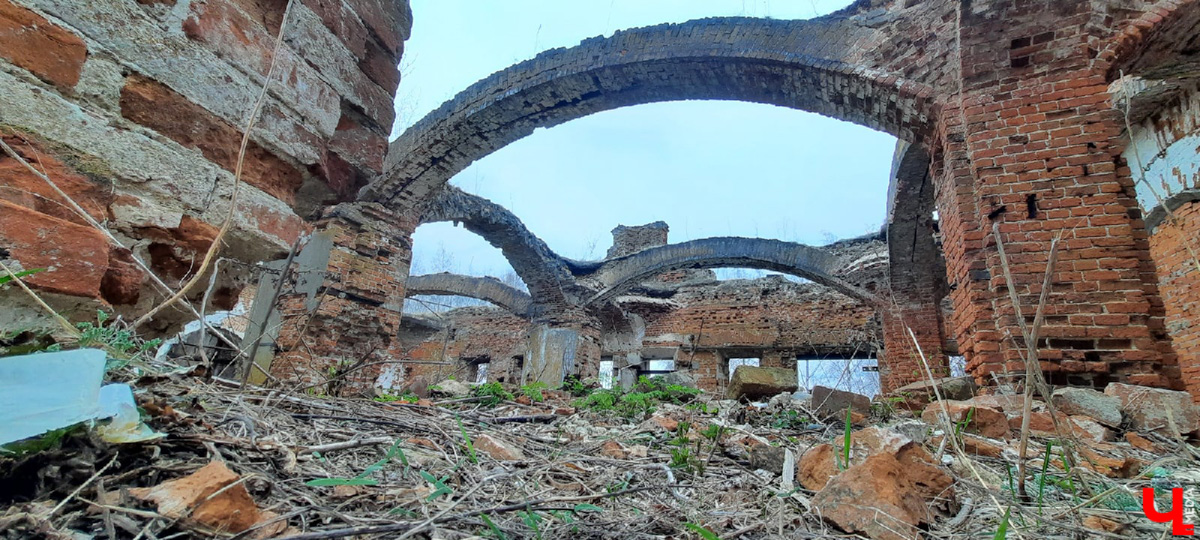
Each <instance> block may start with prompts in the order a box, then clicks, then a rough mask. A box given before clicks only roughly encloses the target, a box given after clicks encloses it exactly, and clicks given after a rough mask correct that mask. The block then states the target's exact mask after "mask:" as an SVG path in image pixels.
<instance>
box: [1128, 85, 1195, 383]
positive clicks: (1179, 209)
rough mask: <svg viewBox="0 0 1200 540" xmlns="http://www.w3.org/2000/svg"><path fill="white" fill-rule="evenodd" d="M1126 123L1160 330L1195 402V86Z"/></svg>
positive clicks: (1129, 151)
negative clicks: (1160, 305)
mask: <svg viewBox="0 0 1200 540" xmlns="http://www.w3.org/2000/svg"><path fill="white" fill-rule="evenodd" d="M1134 101H1138V100H1137V99H1136V97H1135V98H1134ZM1133 114H1136V111H1135V112H1134V113H1133ZM1132 128H1133V129H1132V135H1131V138H1132V140H1131V143H1130V145H1129V147H1128V148H1126V150H1125V153H1124V157H1125V159H1126V162H1127V163H1128V164H1129V166H1130V168H1132V169H1133V170H1134V174H1135V175H1139V176H1138V177H1137V180H1139V182H1138V184H1137V194H1138V199H1139V201H1140V202H1141V204H1142V206H1143V207H1144V208H1146V209H1147V217H1146V221H1147V225H1148V226H1149V228H1150V253H1151V255H1152V256H1153V257H1154V263H1155V266H1156V268H1157V275H1158V283H1159V287H1160V290H1161V294H1162V302H1163V307H1164V309H1165V312H1166V320H1165V322H1166V330H1167V333H1168V335H1169V336H1170V337H1171V341H1172V345H1173V348H1174V352H1175V354H1176V355H1178V358H1179V366H1180V370H1181V371H1182V373H1183V382H1184V384H1185V385H1186V386H1187V388H1188V390H1189V391H1190V392H1191V393H1192V395H1193V396H1196V398H1197V399H1198V400H1200V262H1198V261H1197V260H1196V257H1197V256H1200V240H1198V239H1200V202H1197V201H1200V88H1198V87H1197V85H1196V83H1194V82H1193V83H1192V84H1191V85H1190V86H1188V87H1185V88H1184V89H1183V91H1182V92H1179V93H1178V94H1177V95H1175V97H1173V98H1171V99H1169V100H1167V101H1166V102H1165V103H1162V104H1159V106H1158V108H1157V109H1156V110H1154V111H1150V112H1149V113H1148V114H1147V115H1146V117H1145V118H1144V119H1141V120H1140V121H1138V122H1136V124H1134V125H1133V126H1132ZM1138 167H1141V169H1142V170H1141V171H1140V172H1138V170H1137V168H1138ZM1143 179H1144V182H1143V181H1140V180H1143ZM1167 208H1171V212H1170V213H1168V212H1167ZM1172 214H1173V216H1172Z"/></svg>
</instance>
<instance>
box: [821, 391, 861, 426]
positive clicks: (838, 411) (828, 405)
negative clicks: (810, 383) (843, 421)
mask: <svg viewBox="0 0 1200 540" xmlns="http://www.w3.org/2000/svg"><path fill="white" fill-rule="evenodd" d="M812 404H813V407H814V408H815V410H814V411H813V412H815V413H817V416H820V417H821V418H825V419H829V418H834V419H838V418H845V417H846V408H847V407H849V408H850V410H852V411H854V412H856V413H859V414H863V415H866V414H871V398H869V397H867V396H864V395H862V394H855V393H854V392H846V391H843V390H837V389H834V388H826V387H824V386H816V387H813V391H812Z"/></svg>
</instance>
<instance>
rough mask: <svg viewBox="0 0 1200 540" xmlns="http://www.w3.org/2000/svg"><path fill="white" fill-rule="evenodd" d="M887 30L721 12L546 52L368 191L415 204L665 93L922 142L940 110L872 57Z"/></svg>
mask: <svg viewBox="0 0 1200 540" xmlns="http://www.w3.org/2000/svg"><path fill="white" fill-rule="evenodd" d="M879 32H880V30H877V29H874V28H871V27H869V26H866V25H862V24H857V23H855V22H854V21H852V19H851V18H850V17H847V16H845V15H837V16H828V17H822V18H818V19H813V20H810V21H777V20H766V19H750V18H714V19H703V20H697V21H690V22H687V23H683V24H666V25H659V26H653V27H647V28H639V29H634V30H628V31H623V32H617V33H616V34H614V35H613V36H612V37H610V38H593V39H589V40H586V41H584V42H583V43H581V44H580V45H578V46H576V47H572V48H570V49H556V50H552V51H548V52H545V53H542V54H540V55H538V56H537V57H536V58H534V59H532V60H529V61H526V62H522V63H520V64H517V65H515V66H512V67H510V68H508V69H505V70H503V71H500V72H497V73H495V74H493V75H492V76H490V77H488V78H486V79H484V80H482V81H479V82H477V83H476V84H474V85H472V86H471V87H470V88H468V89H467V90H465V91H463V92H462V93H460V94H458V95H457V96H456V97H455V98H454V99H452V100H450V101H448V102H446V103H445V104H443V105H442V106H441V107H440V108H438V109H437V110H436V111H434V112H432V113H430V114H429V115H428V116H426V117H425V118H423V119H422V120H421V121H419V122H418V123H417V124H416V125H414V126H412V127H411V128H409V129H408V130H407V131H405V132H404V134H403V135H401V136H400V138H398V139H397V140H396V141H394V142H393V143H392V144H391V147H390V148H389V151H388V158H387V163H386V164H385V169H386V171H385V173H384V174H382V175H380V177H379V178H378V179H376V180H375V181H374V182H372V183H371V184H370V185H368V186H366V187H365V188H363V190H362V191H361V192H360V194H359V199H360V200H364V201H375V202H383V203H397V204H400V205H405V206H411V205H414V204H416V203H418V202H420V201H421V200H423V199H425V198H427V197H429V196H430V195H431V194H432V193H433V192H435V191H436V190H437V189H438V188H439V187H440V186H441V185H442V184H444V183H445V182H446V181H448V180H449V179H450V178H451V177H452V176H454V175H455V174H457V173H458V172H459V171H461V170H463V169H464V168H466V167H467V166H468V165H469V164H470V163H472V162H474V161H475V160H478V159H480V158H482V157H484V156H486V155H488V154H490V153H492V152H494V151H496V150H498V149H500V148H502V147H504V146H506V145H507V144H509V143H512V142H513V141H516V140H518V139H520V138H522V137H525V136H527V135H529V134H530V133H532V132H533V131H534V129H536V128H539V127H549V126H555V125H558V124H561V123H564V122H567V121H569V120H573V119H576V118H580V117H583V116H586V115H589V114H592V113H596V112H600V111H604V110H610V109H615V108H619V107H624V106H630V105H637V104H643V103H653V102H661V101H678V100H688V99H719V100H738V101H749V102H756V103H765V104H771V105H779V106H784V107H789V108H795V109H800V110H805V111H810V112H816V113H820V114H824V115H826V116H831V117H833V118H837V119H841V120H845V121H849V122H853V123H856V124H860V125H864V126H867V127H870V128H873V129H877V130H881V131H884V132H887V133H890V134H893V135H896V136H897V137H899V138H901V139H905V140H919V139H921V138H922V135H924V134H926V133H928V132H929V131H930V128H929V125H930V123H931V122H932V119H933V118H934V117H935V115H934V113H933V108H934V104H933V99H932V95H933V94H932V91H931V90H930V89H929V88H928V87H927V86H925V85H923V84H920V83H917V82H914V81H911V80H906V79H904V78H903V77H900V76H898V75H896V74H892V73H888V72H885V71H881V70H878V69H874V68H871V67H867V65H866V64H864V58H865V57H867V56H868V51H867V50H866V49H864V48H865V47H870V44H872V43H875V42H877V41H878V40H879V39H880V38H879V35H878V33H879ZM735 38H736V39H735Z"/></svg>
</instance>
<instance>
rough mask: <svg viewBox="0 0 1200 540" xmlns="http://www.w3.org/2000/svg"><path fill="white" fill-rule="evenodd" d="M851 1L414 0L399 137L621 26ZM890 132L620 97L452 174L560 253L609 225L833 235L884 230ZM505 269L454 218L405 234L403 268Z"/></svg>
mask: <svg viewBox="0 0 1200 540" xmlns="http://www.w3.org/2000/svg"><path fill="white" fill-rule="evenodd" d="M849 4H850V2H849V1H846V0H811V1H810V0H789V1H783V0H775V1H774V2H771V1H767V0H745V1H743V0H654V1H652V2H647V1H645V0H577V1H571V2H564V1H562V0H506V1H503V2H501V1H480V0H412V8H413V18H414V26H413V35H412V38H411V39H410V40H409V41H408V42H407V43H406V45H405V52H404V60H403V62H402V64H401V66H402V72H403V80H402V82H401V85H400V90H399V92H398V98H397V112H398V119H397V134H398V133H399V132H400V131H402V130H403V128H404V127H407V126H408V125H411V124H412V123H414V122H416V121H417V120H418V119H420V117H421V116H424V115H425V114H427V113H428V112H429V111H432V110H433V109H435V108H436V107H437V106H439V105H440V104H441V103H442V102H444V101H445V100H447V99H450V98H451V97H453V96H454V94H456V93H457V92H459V91H461V90H463V89H465V88H466V87H468V86H469V85H471V84H472V83H474V82H475V81H477V80H479V79H482V78H484V77H486V76H488V75H490V74H491V73H493V72H495V71H498V70H501V69H504V68H506V67H508V66H510V65H512V64H515V63H517V62H520V61H522V60H526V59H529V58H532V57H533V56H535V55H536V54H537V53H539V52H541V51H544V50H547V49H551V48H555V47H569V46H573V45H576V44H578V43H579V42H580V41H582V40H583V39H586V38H589V37H594V36H597V35H611V34H612V32H613V31H615V30H619V29H627V28H635V27H640V26H648V25H653V24H660V23H665V22H684V21H687V20H691V19H697V18H704V17H717V16H751V17H772V18H776V19H803V18H810V17H813V16H814V15H817V14H820V15H824V14H826V13H830V12H833V11H836V10H838V9H841V8H844V7H846V6H847V5H849ZM894 147H895V138H894V137H892V136H890V135H887V134H883V133H879V132H875V131H872V130H870V129H868V128H865V127H861V126H856V125H853V124H849V123H846V122H841V121H838V120H833V119H830V118H825V117H821V116H819V115H815V114H811V113H805V112H801V111H796V110H792V109H786V108H780V107H773V106H769V105H760V104H751V103H739V102H721V101H687V102H669V103H658V104H649V105H641V106H635V107H627V108H623V109H617V110H613V111H607V112H602V113H599V114H595V115H592V116H588V117H584V118H582V119H579V120H575V121H572V122H567V123H566V124H563V125H561V126H558V127H555V128H551V129H539V130H538V131H537V132H535V133H534V134H533V135H531V136H529V137H526V138H524V139H522V140H519V141H517V142H515V143H513V144H511V145H509V146H507V147H505V148H502V149H501V150H499V151H498V152H496V153H494V154H492V155H490V156H488V157H486V158H484V159H482V160H480V161H478V162H476V163H475V164H473V165H472V166H470V167H469V168H467V169H466V170H464V171H463V172H461V173H459V174H458V175H457V176H456V177H455V178H454V179H452V180H451V183H452V184H454V185H456V186H458V187H460V188H463V189H464V190H466V191H468V192H471V193H475V194H478V195H481V196H483V197H486V198H488V199H491V200H493V201H495V202H497V203H499V204H501V205H503V206H505V207H507V208H508V209H510V210H512V211H513V212H514V213H516V215H517V216H518V217H520V218H521V219H522V220H523V221H524V222H525V224H526V225H527V226H528V227H529V229H530V230H531V231H533V232H534V233H535V234H537V235H538V236H540V237H541V238H542V239H544V240H545V241H546V242H547V243H548V244H549V245H550V247H551V248H553V249H555V250H556V251H558V252H559V253H560V254H562V255H566V256H569V257H575V258H600V257H603V255H604V252H605V251H606V250H607V249H608V246H609V245H611V236H610V234H609V231H611V229H612V228H613V227H615V226H617V225H618V224H623V225H641V224H644V223H648V222H651V221H658V220H662V221H666V222H667V223H668V224H669V225H670V226H671V241H672V242H681V241H685V240H690V239H695V238H704V237H709V236H750V237H763V238H779V239H784V240H793V241H798V242H804V243H809V244H823V243H827V242H828V241H829V239H831V238H834V237H836V238H847V237H852V236H858V235H861V234H864V233H867V232H870V231H874V230H878V228H879V226H880V225H881V224H882V222H883V218H884V212H885V208H884V206H885V203H886V196H887V193H886V192H887V180H888V178H887V177H888V173H889V170H890V166H891V157H892V151H893V149H894ZM447 254H449V258H450V259H452V260H453V268H452V269H453V270H454V271H457V272H462V273H471V274H475V275H496V276H499V275H503V274H504V273H506V272H508V271H509V270H510V268H511V267H510V266H509V265H508V264H507V262H506V261H505V260H504V258H503V256H502V255H501V254H500V251H499V250H497V249H495V248H493V247H492V246H490V245H488V244H487V242H486V241H484V240H482V239H481V238H479V237H477V236H475V235H473V234H471V233H469V232H467V231H465V230H463V229H461V228H458V229H456V228H454V227H453V226H452V225H451V224H448V223H441V224H430V225H424V226H422V227H421V228H419V229H418V230H417V233H416V235H414V267H413V273H414V274H420V273H427V272H432V271H438V270H441V269H442V268H440V267H441V266H444V265H445V259H446V258H447V257H446V256H447Z"/></svg>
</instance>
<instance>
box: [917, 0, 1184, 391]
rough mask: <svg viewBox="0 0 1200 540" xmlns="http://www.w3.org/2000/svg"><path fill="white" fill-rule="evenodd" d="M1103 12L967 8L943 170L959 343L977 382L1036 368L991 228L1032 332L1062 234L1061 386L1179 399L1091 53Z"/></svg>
mask: <svg viewBox="0 0 1200 540" xmlns="http://www.w3.org/2000/svg"><path fill="white" fill-rule="evenodd" d="M1088 6H1089V4H1087V3H1083V2H1078V3H1071V2H1062V3H1060V2H1045V3H1042V2H1037V3H1029V2H1016V1H1015V0H1002V1H997V2H990V3H987V4H981V3H973V4H967V5H965V7H963V8H960V9H964V11H963V12H962V13H961V14H960V15H961V28H960V36H961V47H960V54H961V69H962V72H961V80H962V84H963V92H962V94H961V96H958V99H960V100H961V108H959V107H957V106H956V105H955V104H956V103H958V101H956V100H955V99H953V98H951V99H950V100H949V101H950V105H949V106H947V107H946V108H945V109H944V110H943V118H942V119H941V126H940V127H941V131H942V143H943V148H942V155H941V156H940V159H935V164H936V165H935V167H938V166H940V170H939V171H938V172H937V174H936V175H935V177H936V178H937V184H938V188H939V193H938V203H939V209H940V210H941V212H940V213H941V214H942V215H943V216H944V218H948V219H945V221H946V223H945V225H946V226H945V229H944V233H945V235H946V236H945V245H946V246H947V250H946V256H947V268H948V273H949V278H950V281H951V283H952V286H953V287H956V290H955V291H954V293H953V298H954V307H955V311H956V319H957V320H956V324H955V328H956V334H957V335H958V337H959V345H960V349H961V351H962V352H963V353H964V354H965V355H966V356H967V359H968V369H970V370H971V371H972V373H973V374H975V376H976V377H977V378H982V377H986V374H987V373H988V372H991V371H997V370H1003V369H1005V368H1007V369H1008V370H1009V371H1013V372H1019V371H1021V370H1023V363H1022V362H1021V359H1022V357H1023V350H1024V343H1023V339H1021V337H1020V336H1021V332H1020V329H1019V327H1018V325H1017V321H1016V319H1015V317H1014V310H1013V307H1012V305H1011V303H1010V302H1009V296H1008V293H1007V287H1008V286H1009V284H1007V283H1006V282H1005V279H1004V277H1003V270H1002V267H1001V263H1000V259H999V257H998V255H997V252H996V247H995V245H994V241H993V240H992V237H991V234H990V231H991V227H992V224H994V223H998V224H999V226H1000V232H1001V236H1002V238H1003V240H1004V242H1005V245H1006V251H1007V252H1008V254H1009V257H1010V263H1011V264H1012V271H1013V274H1014V281H1015V283H1014V284H1012V285H1013V286H1015V287H1016V288H1017V292H1018V295H1019V297H1020V298H1021V303H1022V311H1023V313H1024V314H1025V316H1026V317H1028V318H1030V320H1032V317H1033V313H1034V311H1035V309H1036V302H1037V296H1038V294H1039V293H1040V288H1041V281H1042V273H1043V271H1044V269H1045V265H1046V261H1047V257H1048V254H1049V245H1050V239H1051V238H1052V237H1054V236H1055V235H1056V234H1062V237H1063V244H1062V250H1061V252H1060V255H1059V263H1058V265H1057V267H1056V269H1055V270H1056V273H1055V276H1054V289H1053V294H1052V295H1051V297H1050V301H1049V304H1048V306H1047V308H1046V315H1047V318H1046V323H1045V326H1044V327H1043V329H1042V340H1041V343H1040V350H1041V359H1042V369H1043V370H1045V371H1046V372H1047V376H1048V378H1049V379H1050V381H1051V382H1052V383H1058V384H1063V383H1073V384H1095V385H1103V384H1104V383H1106V382H1107V381H1110V380H1120V381H1125V382H1130V383H1135V384H1150V385H1158V386H1169V379H1168V377H1169V376H1170V374H1171V372H1172V369H1173V368H1174V369H1175V370H1177V367H1175V366H1174V365H1173V359H1171V358H1170V357H1169V356H1170V355H1167V356H1166V357H1164V355H1163V350H1162V348H1161V345H1162V343H1163V342H1164V341H1163V340H1164V337H1165V336H1164V334H1163V331H1162V321H1161V308H1160V307H1157V306H1161V303H1160V302H1159V301H1158V298H1157V296H1158V289H1157V286H1156V284H1155V283H1154V280H1153V279H1152V278H1150V277H1149V276H1152V275H1153V274H1152V269H1151V268H1150V264H1149V263H1150V254H1149V250H1148V245H1147V242H1146V234H1145V228H1144V225H1143V224H1142V223H1141V221H1140V219H1137V211H1136V207H1137V203H1136V200H1135V199H1134V196H1133V189H1132V188H1133V184H1132V181H1131V180H1130V177H1129V171H1128V169H1127V168H1126V167H1124V163H1123V161H1122V160H1121V159H1120V158H1119V152H1120V149H1121V147H1122V144H1121V141H1120V140H1119V138H1120V136H1121V117H1120V113H1119V112H1118V111H1115V110H1113V109H1112V107H1111V105H1110V103H1109V95H1108V92H1107V82H1106V80H1105V74H1104V73H1102V72H1098V71H1096V70H1095V68H1094V67H1093V65H1092V58H1091V56H1090V54H1089V51H1088V48H1087V46H1086V45H1087V43H1088V39H1089V24H1090V23H1091V21H1090V12H1089V11H1088ZM967 178H970V179H971V180H973V181H972V182H970V183H967V182H965V181H964V180H966V179H967ZM1148 270H1149V272H1148Z"/></svg>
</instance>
